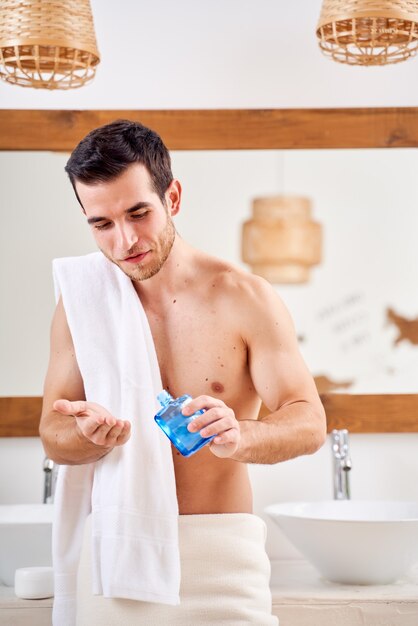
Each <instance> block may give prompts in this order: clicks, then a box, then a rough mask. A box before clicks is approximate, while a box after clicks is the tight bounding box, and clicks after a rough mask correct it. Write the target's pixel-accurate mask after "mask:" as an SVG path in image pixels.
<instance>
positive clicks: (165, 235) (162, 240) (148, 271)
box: [100, 216, 176, 282]
mask: <svg viewBox="0 0 418 626" xmlns="http://www.w3.org/2000/svg"><path fill="white" fill-rule="evenodd" d="M175 238H176V229H175V228H174V223H173V220H172V219H171V217H169V216H167V224H166V226H165V228H164V230H163V232H162V233H161V234H160V235H159V237H158V244H157V258H156V259H154V261H153V263H151V264H149V265H147V266H146V267H141V263H140V262H139V263H138V265H134V266H133V267H132V268H131V269H129V268H126V266H123V267H122V263H120V262H119V261H116V260H115V259H113V258H112V257H111V256H109V255H108V254H107V253H106V252H105V251H104V250H102V249H101V248H100V249H101V251H102V252H103V254H104V255H105V257H107V258H108V259H109V261H111V262H112V263H114V264H115V265H117V266H118V267H119V268H120V269H121V270H122V272H123V273H124V274H126V275H127V276H129V278H130V279H131V280H134V281H138V282H139V281H142V280H147V279H148V278H152V277H153V276H155V274H158V272H159V271H160V269H161V268H162V266H163V265H164V263H165V262H166V260H167V259H168V256H169V254H170V252H171V248H172V247H173V244H174V240H175ZM155 251H156V249H155V248H154V249H152V250H150V254H153V253H155Z"/></svg>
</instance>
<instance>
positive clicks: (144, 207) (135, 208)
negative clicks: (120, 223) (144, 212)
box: [125, 202, 150, 213]
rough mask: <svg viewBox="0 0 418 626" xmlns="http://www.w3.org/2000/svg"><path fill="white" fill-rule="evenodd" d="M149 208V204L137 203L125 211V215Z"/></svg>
mask: <svg viewBox="0 0 418 626" xmlns="http://www.w3.org/2000/svg"><path fill="white" fill-rule="evenodd" d="M149 206H150V203H149V202H137V203H136V204H135V205H134V206H133V207H131V208H130V209H126V211H125V213H134V212H135V211H139V210H140V209H146V208H147V207H149Z"/></svg>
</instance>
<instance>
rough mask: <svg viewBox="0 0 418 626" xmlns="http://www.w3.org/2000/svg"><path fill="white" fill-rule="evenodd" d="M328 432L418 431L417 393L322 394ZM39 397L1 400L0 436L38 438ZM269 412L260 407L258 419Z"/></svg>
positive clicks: (40, 403)
mask: <svg viewBox="0 0 418 626" xmlns="http://www.w3.org/2000/svg"><path fill="white" fill-rule="evenodd" d="M321 399H322V402H323V404H324V407H325V411H326V414H327V424H328V432H331V430H333V429H334V428H347V429H348V430H349V431H350V432H351V433H416V432H418V394H376V395H355V394H348V393H347V394H346V393H327V394H322V395H321ZM41 408H42V398H41V397H26V398H24V397H11V398H0V437H37V436H38V434H39V433H38V427H39V419H40V415H41ZM268 412H269V411H268V409H267V408H266V407H265V406H264V405H263V406H262V407H261V411H260V416H263V415H266V414H267V413H268Z"/></svg>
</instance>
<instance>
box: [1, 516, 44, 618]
mask: <svg viewBox="0 0 418 626" xmlns="http://www.w3.org/2000/svg"><path fill="white" fill-rule="evenodd" d="M53 510H54V508H53V505H52V504H0V584H3V585H7V586H10V587H12V586H13V585H14V575H15V570H16V569H18V568H21V567H33V566H45V565H51V564H52V555H51V538H52V517H53ZM0 621H1V620H0Z"/></svg>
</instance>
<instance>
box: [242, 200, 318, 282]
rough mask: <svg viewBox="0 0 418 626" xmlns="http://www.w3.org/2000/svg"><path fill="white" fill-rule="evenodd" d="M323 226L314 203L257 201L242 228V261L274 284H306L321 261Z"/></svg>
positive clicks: (308, 201)
mask: <svg viewBox="0 0 418 626" xmlns="http://www.w3.org/2000/svg"><path fill="white" fill-rule="evenodd" d="M321 248H322V231H321V225H320V224H318V223H317V222H314V221H313V220H312V219H311V201H310V200H309V198H303V197H298V196H269V197H264V198H255V199H254V200H253V206H252V218H251V219H250V220H247V221H246V222H244V224H243V228H242V260H243V261H244V262H245V263H248V264H249V265H250V266H251V270H252V271H253V272H254V274H258V275H259V276H262V277H263V278H265V279H266V280H268V281H270V282H271V283H273V284H277V283H306V282H307V281H308V280H309V273H310V269H311V267H312V266H313V265H317V264H318V263H320V261H321Z"/></svg>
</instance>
